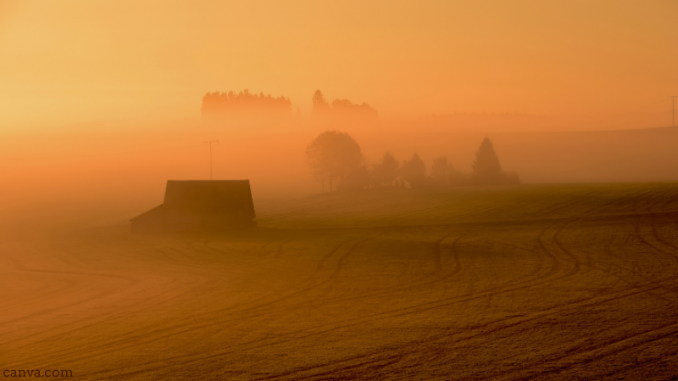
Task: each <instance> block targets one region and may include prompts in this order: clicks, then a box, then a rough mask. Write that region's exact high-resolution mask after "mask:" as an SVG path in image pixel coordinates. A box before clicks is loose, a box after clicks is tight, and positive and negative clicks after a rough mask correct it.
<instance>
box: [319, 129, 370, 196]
mask: <svg viewBox="0 0 678 381" xmlns="http://www.w3.org/2000/svg"><path fill="white" fill-rule="evenodd" d="M306 162H307V163H308V165H309V166H310V167H311V173H312V175H313V177H314V178H315V179H316V180H317V181H319V182H320V183H321V184H322V191H323V192H324V191H325V181H327V182H328V183H329V188H330V192H332V190H333V183H334V181H335V180H339V181H342V180H343V179H344V178H346V177H347V176H348V175H350V174H352V173H354V172H355V171H356V170H357V169H358V168H359V167H360V166H361V165H362V164H363V162H364V158H363V154H362V152H361V151H360V146H359V145H358V143H357V142H356V141H355V140H353V138H352V137H351V136H350V135H349V134H347V133H345V132H339V131H325V132H323V133H322V134H320V135H318V136H317V137H316V138H315V139H313V141H312V142H311V143H310V144H309V145H308V146H307V147H306Z"/></svg>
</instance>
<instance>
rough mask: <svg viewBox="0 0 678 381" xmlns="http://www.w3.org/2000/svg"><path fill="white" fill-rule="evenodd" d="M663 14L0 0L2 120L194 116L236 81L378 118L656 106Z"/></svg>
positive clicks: (600, 9) (609, 4)
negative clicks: (361, 108)
mask: <svg viewBox="0 0 678 381" xmlns="http://www.w3.org/2000/svg"><path fill="white" fill-rule="evenodd" d="M676 25H678V2H676V1H673V0H656V1H622V0H609V1H588V0H586V1H574V0H567V1H541V0H539V1H506V0H498V1H472V2H471V1H452V0H437V1H432V0H430V1H422V0H418V1H394V0H389V1H369V0H359V1H357V0H355V1H354V0H345V1H333V2H329V1H317V0H315V1H311V0H308V1H301V0H298V1H277V0H270V1H261V0H246V1H233V0H231V1H206V0H203V1H170V0H157V1H151V0H116V1H92V0H59V1H41V0H37V1H33V0H16V1H13V0H10V1H7V0H0V84H2V85H1V86H0V129H5V130H7V129H11V128H13V127H12V126H15V125H20V124H30V123H34V122H38V123H40V124H46V125H56V124H60V123H71V122H83V121H90V120H111V119H114V120H126V119H138V118H149V117H150V118H158V117H161V118H176V117H196V116H197V115H198V113H199V106H200V99H201V97H202V95H203V94H204V93H205V92H207V91H214V90H242V89H245V88H248V89H250V90H251V91H254V92H259V91H264V92H266V93H271V94H272V95H276V96H277V95H286V96H289V97H290V98H291V100H292V102H293V104H294V107H295V108H296V107H299V108H300V109H301V111H302V114H304V115H307V114H308V112H309V111H310V97H311V94H312V92H313V91H314V90H315V89H317V88H320V89H322V90H323V91H324V92H325V94H326V95H327V97H328V98H330V99H334V98H348V99H351V100H353V101H354V102H367V103H369V104H371V105H373V106H374V107H375V108H376V109H377V110H378V111H379V112H380V115H381V116H382V117H385V118H389V117H400V116H418V115H426V114H432V113H438V114H442V113H450V112H483V111H484V112H489V113H503V112H522V113H529V114H540V115H570V114H609V113H628V112H663V113H669V112H670V111H669V110H670V103H669V102H668V100H666V97H667V96H668V95H678V29H676ZM664 100H666V101H665V102H663V103H662V101H664ZM658 102H659V103H660V104H659V105H654V104H655V103H658ZM667 115H668V114H667ZM669 123H670V120H667V123H666V125H668V124H669ZM648 127H652V126H648Z"/></svg>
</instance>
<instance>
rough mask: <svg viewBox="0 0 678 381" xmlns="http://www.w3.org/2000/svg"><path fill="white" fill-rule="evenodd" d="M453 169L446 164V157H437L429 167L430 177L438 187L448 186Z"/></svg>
mask: <svg viewBox="0 0 678 381" xmlns="http://www.w3.org/2000/svg"><path fill="white" fill-rule="evenodd" d="M453 171H454V169H453V168H452V165H450V164H449V163H448V162H447V158H446V157H439V158H437V159H435V160H433V165H432V166H431V177H432V178H433V180H435V182H436V183H438V184H440V185H448V184H449V183H450V175H451V174H452V172H453Z"/></svg>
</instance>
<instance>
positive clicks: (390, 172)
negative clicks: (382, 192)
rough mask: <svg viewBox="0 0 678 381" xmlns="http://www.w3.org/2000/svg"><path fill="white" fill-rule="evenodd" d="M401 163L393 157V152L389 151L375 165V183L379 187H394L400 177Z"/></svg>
mask: <svg viewBox="0 0 678 381" xmlns="http://www.w3.org/2000/svg"><path fill="white" fill-rule="evenodd" d="M399 169H400V162H398V160H397V159H396V158H395V156H393V154H392V153H391V151H387V152H386V153H385V154H384V156H383V157H382V158H381V160H380V161H379V162H378V163H377V164H375V165H374V182H375V184H376V185H377V186H381V185H392V184H393V181H395V179H396V178H397V177H398V170H399Z"/></svg>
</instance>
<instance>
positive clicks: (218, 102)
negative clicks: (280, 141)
mask: <svg viewBox="0 0 678 381" xmlns="http://www.w3.org/2000/svg"><path fill="white" fill-rule="evenodd" d="M200 111H201V113H202V116H203V117H224V116H250V115H253V114H258V115H268V116H291V113H292V102H291V101H290V99H289V98H285V97H282V96H281V97H277V98H275V97H272V96H271V94H268V95H264V93H259V94H251V93H250V92H249V90H247V89H245V90H244V91H241V92H240V93H238V94H236V93H234V92H233V91H229V92H228V93H226V92H222V93H220V92H218V91H216V92H214V93H207V94H205V96H203V97H202V107H201V109H200Z"/></svg>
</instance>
